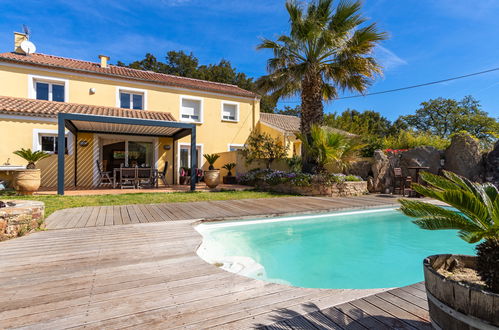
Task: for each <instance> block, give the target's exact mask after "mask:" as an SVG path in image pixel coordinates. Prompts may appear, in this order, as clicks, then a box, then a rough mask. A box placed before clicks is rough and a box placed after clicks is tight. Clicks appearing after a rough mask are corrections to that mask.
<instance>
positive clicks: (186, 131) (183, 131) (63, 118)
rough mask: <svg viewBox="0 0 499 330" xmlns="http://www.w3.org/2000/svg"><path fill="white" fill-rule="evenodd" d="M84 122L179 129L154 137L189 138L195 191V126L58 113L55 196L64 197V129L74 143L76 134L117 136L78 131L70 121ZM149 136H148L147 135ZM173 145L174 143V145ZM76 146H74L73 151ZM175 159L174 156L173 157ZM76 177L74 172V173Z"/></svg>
mask: <svg viewBox="0 0 499 330" xmlns="http://www.w3.org/2000/svg"><path fill="white" fill-rule="evenodd" d="M75 120H77V121H86V122H98V123H107V124H122V125H138V126H151V127H169V128H178V129H180V130H179V131H177V132H176V133H175V134H173V135H169V136H165V135H154V136H157V137H169V138H173V141H174V142H175V141H177V140H179V139H181V138H184V137H186V136H189V135H190V136H191V191H194V190H196V179H197V173H196V171H195V170H194V169H196V168H197V157H195V155H196V125H195V124H187V123H179V122H175V121H162V120H151V119H138V118H126V117H110V116H97V115H85V114H77V113H59V114H58V116H57V125H58V127H57V128H58V134H57V135H58V136H57V137H58V139H57V149H58V150H59V152H58V155H57V194H59V195H64V171H65V168H64V162H65V160H64V158H65V157H64V156H65V152H61V150H65V148H66V146H65V136H66V134H65V133H66V128H67V129H68V130H69V131H70V132H71V133H73V134H74V135H75V143H76V142H77V141H78V132H89V133H108V134H119V133H115V132H111V131H110V132H101V131H88V130H78V129H77V128H76V126H75V125H74V124H73V123H72V121H75ZM124 134H125V133H124ZM126 135H136V136H147V135H146V134H133V133H131V134H128V133H126ZM149 136H150V135H149ZM174 145H175V143H174ZM77 147H78V146H76V145H75V149H77ZM174 157H175V155H174ZM75 166H77V152H76V151H75ZM75 175H76V171H75Z"/></svg>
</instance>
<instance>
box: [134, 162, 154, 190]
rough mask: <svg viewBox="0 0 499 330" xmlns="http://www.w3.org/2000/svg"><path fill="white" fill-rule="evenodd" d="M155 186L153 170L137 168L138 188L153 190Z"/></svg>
mask: <svg viewBox="0 0 499 330" xmlns="http://www.w3.org/2000/svg"><path fill="white" fill-rule="evenodd" d="M153 186H154V175H153V169H152V168H141V167H138V168H137V188H145V187H148V188H152V187H153Z"/></svg>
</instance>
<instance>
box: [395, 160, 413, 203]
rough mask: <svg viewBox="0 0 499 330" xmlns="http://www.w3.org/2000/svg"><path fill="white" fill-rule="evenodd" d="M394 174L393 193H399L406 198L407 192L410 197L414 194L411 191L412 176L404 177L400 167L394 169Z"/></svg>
mask: <svg viewBox="0 0 499 330" xmlns="http://www.w3.org/2000/svg"><path fill="white" fill-rule="evenodd" d="M393 174H394V180H393V193H394V194H396V193H397V191H398V193H399V194H402V196H404V197H405V193H406V192H407V193H408V195H410V194H411V192H412V189H411V183H412V178H411V177H410V176H404V175H403V174H402V169H401V168H399V167H396V168H394V169H393Z"/></svg>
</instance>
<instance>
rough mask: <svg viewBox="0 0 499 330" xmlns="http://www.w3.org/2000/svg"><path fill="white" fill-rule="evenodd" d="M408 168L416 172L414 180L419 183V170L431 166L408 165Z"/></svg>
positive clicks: (427, 168)
mask: <svg viewBox="0 0 499 330" xmlns="http://www.w3.org/2000/svg"><path fill="white" fill-rule="evenodd" d="M407 169H408V170H414V171H415V172H416V175H415V176H414V182H416V183H419V171H421V170H429V169H430V168H429V167H428V166H409V167H407Z"/></svg>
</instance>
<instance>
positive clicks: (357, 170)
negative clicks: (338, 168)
mask: <svg viewBox="0 0 499 330" xmlns="http://www.w3.org/2000/svg"><path fill="white" fill-rule="evenodd" d="M372 163H373V160H372V159H371V158H368V159H361V160H358V161H356V162H353V163H351V164H350V166H349V167H348V169H347V171H346V174H351V175H357V176H360V177H361V178H362V179H364V180H366V179H367V177H368V176H370V175H371V173H372V170H371V167H372Z"/></svg>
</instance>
